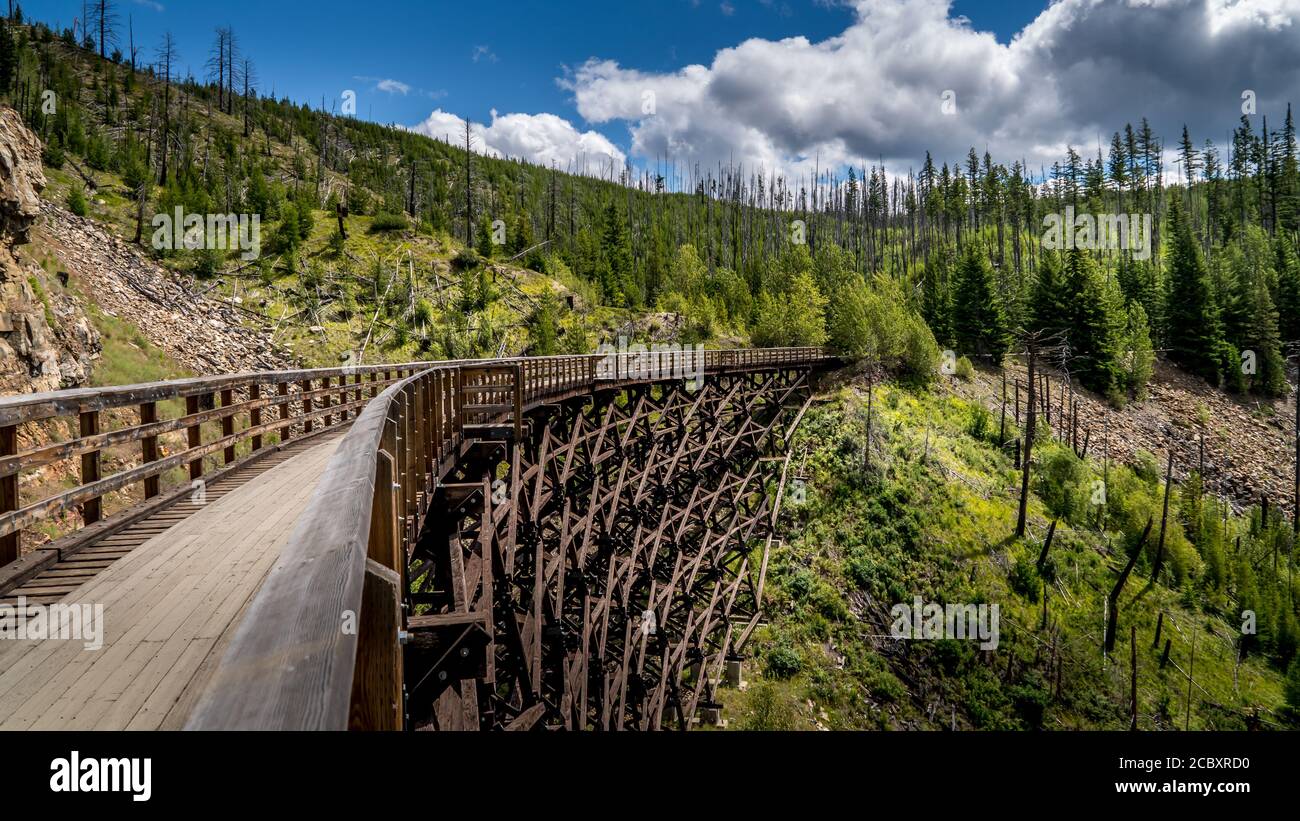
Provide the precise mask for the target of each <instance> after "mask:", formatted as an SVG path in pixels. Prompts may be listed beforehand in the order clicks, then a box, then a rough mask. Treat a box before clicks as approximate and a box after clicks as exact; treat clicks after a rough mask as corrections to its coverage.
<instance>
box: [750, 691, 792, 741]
mask: <svg viewBox="0 0 1300 821" xmlns="http://www.w3.org/2000/svg"><path fill="white" fill-rule="evenodd" d="M747 706H748V707H749V709H748V711H747V712H746V714H745V717H744V719H743V720H742V721H741V727H742V729H745V730H777V731H780V730H793V729H794V728H795V711H794V706H793V705H792V704H791V703H790V700H789V699H787V698H785V697H783V696H782V694H781V693H780V691H778V690H777V688H776V686H775V685H773V684H771V683H770V682H763V683H762V684H759V685H757V686H755V687H754V688H753V689H752V690H750V692H749V698H748V700H747Z"/></svg>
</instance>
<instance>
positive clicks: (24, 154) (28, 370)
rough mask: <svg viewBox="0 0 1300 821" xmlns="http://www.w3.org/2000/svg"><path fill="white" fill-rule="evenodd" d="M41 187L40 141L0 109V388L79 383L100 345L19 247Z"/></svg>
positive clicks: (77, 307) (70, 300)
mask: <svg viewBox="0 0 1300 821" xmlns="http://www.w3.org/2000/svg"><path fill="white" fill-rule="evenodd" d="M44 187H45V175H44V174H43V173H42V172H41V141H40V139H39V138H37V136H36V135H35V134H33V133H32V132H31V131H29V130H28V129H27V127H26V126H25V125H23V123H22V120H21V119H20V118H19V116H18V113H17V112H15V111H14V110H13V109H10V108H0V394H14V393H27V392H33V391H48V390H57V389H59V388H68V387H75V386H77V385H80V384H82V383H83V382H85V381H86V378H87V376H88V375H89V372H90V364H91V362H92V360H93V359H94V358H95V357H96V356H97V355H98V353H99V349H100V347H99V334H98V332H96V331H95V329H94V327H93V326H92V325H91V323H90V322H89V320H88V319H87V318H86V314H85V311H84V309H83V306H82V305H81V304H80V303H79V302H78V301H77V300H76V298H75V297H72V296H70V295H67V294H63V293H61V289H51V288H47V287H46V286H45V284H44V277H45V272H44V271H43V270H42V269H41V268H40V266H39V265H36V264H35V263H34V262H32V261H31V260H25V259H23V257H22V255H21V253H20V250H19V246H20V245H22V244H23V243H25V242H26V241H27V232H28V230H29V229H30V228H31V226H32V223H33V222H34V221H35V220H36V218H37V217H39V216H40V214H41V201H40V191H41V189H42V188H44Z"/></svg>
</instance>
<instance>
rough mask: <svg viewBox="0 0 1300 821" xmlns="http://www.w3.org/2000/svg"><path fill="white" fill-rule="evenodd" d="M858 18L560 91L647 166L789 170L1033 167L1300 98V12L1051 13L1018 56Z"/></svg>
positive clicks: (1195, 6)
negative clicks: (925, 162)
mask: <svg viewBox="0 0 1300 821" xmlns="http://www.w3.org/2000/svg"><path fill="white" fill-rule="evenodd" d="M853 6H854V7H855V17H854V20H853V22H852V24H851V25H850V26H849V27H848V28H847V29H846V30H845V31H844V32H842V33H841V34H839V35H836V36H834V37H830V38H827V39H825V40H822V41H811V40H809V39H807V38H805V37H790V38H787V39H783V40H765V39H759V38H755V39H750V40H746V41H745V42H743V43H740V44H739V45H736V46H734V47H731V48H725V49H722V50H720V51H718V52H717V53H716V54H715V55H714V57H713V59H712V62H711V63H710V64H709V65H707V66H706V65H690V66H684V67H682V68H680V69H678V70H675V71H669V72H643V71H638V70H636V69H634V68H629V67H624V66H622V65H620V64H618V63H617V62H614V61H612V60H608V59H592V60H589V61H588V62H586V63H584V64H583V65H581V66H579V67H578V68H577V69H575V70H574V71H572V72H571V73H570V74H569V75H568V76H567V77H565V78H564V79H563V80H562V81H561V84H562V85H563V86H564V87H565V88H567V89H568V90H570V91H571V92H572V93H573V96H574V101H575V103H576V106H577V109H578V112H579V114H580V115H581V116H582V117H583V118H584V119H586V120H587V121H588V122H590V123H595V124H599V123H610V122H620V121H621V122H625V123H626V124H627V127H628V129H629V138H630V141H631V154H632V155H633V156H635V157H639V158H642V159H644V160H649V161H653V159H654V158H657V157H668V158H671V159H674V160H676V161H678V162H679V163H681V162H687V163H695V162H699V163H702V164H705V165H710V164H713V163H717V162H723V163H725V162H729V161H740V162H744V163H746V164H747V165H750V166H751V167H752V166H762V167H767V168H769V169H774V170H777V169H779V170H781V171H784V172H786V173H795V174H800V173H804V174H806V173H807V172H808V171H810V170H811V169H812V167H813V166H814V165H819V166H820V167H822V168H826V167H828V166H834V165H842V164H845V163H853V164H863V163H874V162H876V161H878V160H880V159H883V160H884V161H885V162H886V163H887V164H890V165H892V166H893V167H894V169H895V170H898V167H899V165H900V164H902V165H911V166H915V165H917V164H919V162H920V161H921V160H922V159H923V158H924V156H925V152H926V150H927V149H928V150H931V151H933V153H934V155H935V158H936V162H939V161H943V160H948V161H952V160H954V159H958V158H963V157H964V156H965V154H966V152H967V150H968V149H969V148H971V147H974V148H975V149H976V151H978V152H980V153H981V154H982V153H983V152H984V151H985V150H986V149H987V150H989V151H990V152H991V153H992V154H993V155H994V157H995V158H996V159H998V160H1002V161H1006V162H1008V163H1009V162H1010V161H1012V160H1015V159H1024V160H1026V161H1027V162H1028V164H1029V166H1030V168H1031V169H1034V170H1036V169H1037V167H1038V166H1039V165H1040V164H1042V165H1050V163H1051V162H1053V161H1054V160H1056V159H1059V158H1060V157H1061V155H1062V154H1063V153H1064V150H1065V146H1066V145H1067V144H1073V145H1074V146H1075V147H1076V148H1077V149H1079V150H1080V151H1081V152H1082V153H1084V154H1085V155H1089V154H1093V153H1095V151H1096V146H1097V142H1098V140H1100V141H1101V142H1103V143H1107V142H1108V141H1109V136H1110V134H1111V132H1113V131H1116V130H1120V129H1122V128H1123V125H1124V123H1125V122H1130V121H1131V122H1134V123H1135V124H1136V123H1137V121H1138V120H1140V118H1142V117H1143V116H1146V117H1148V118H1149V119H1150V121H1151V123H1152V125H1153V127H1154V128H1155V129H1156V131H1157V133H1159V134H1162V135H1164V136H1166V137H1167V138H1168V139H1169V140H1170V141H1172V140H1173V139H1175V138H1176V137H1177V135H1178V134H1179V133H1180V132H1181V128H1182V125H1183V122H1184V121H1186V122H1187V125H1188V127H1189V128H1190V129H1191V131H1192V135H1193V138H1194V139H1195V140H1196V141H1197V142H1198V143H1199V142H1201V141H1203V140H1204V139H1206V138H1207V137H1208V138H1213V139H1215V140H1216V142H1220V143H1222V142H1223V141H1224V137H1225V135H1226V134H1227V133H1228V131H1229V130H1230V129H1231V128H1232V127H1233V126H1234V124H1235V122H1236V120H1237V118H1238V117H1239V116H1240V114H1241V111H1240V105H1241V95H1242V92H1243V91H1244V90H1246V89H1250V90H1253V91H1254V92H1255V93H1256V95H1257V99H1258V110H1259V112H1260V113H1261V114H1268V115H1269V119H1270V126H1273V125H1274V123H1275V122H1276V123H1277V124H1280V122H1281V118H1282V114H1283V113H1284V110H1285V104H1286V102H1287V97H1288V96H1292V97H1295V96H1300V95H1297V91H1298V90H1300V47H1298V46H1300V0H1057V2H1055V3H1053V4H1052V5H1050V6H1049V7H1048V8H1046V9H1045V10H1044V11H1043V12H1042V13H1040V14H1039V16H1038V17H1037V18H1036V19H1035V20H1034V21H1033V22H1032V23H1030V24H1029V25H1028V26H1026V27H1025V28H1024V29H1023V30H1022V31H1021V32H1019V33H1018V34H1017V35H1016V36H1015V37H1014V38H1013V39H1012V41H1011V42H1010V43H999V42H998V41H997V39H996V38H995V37H994V36H993V35H992V34H990V33H986V32H980V31H977V30H975V29H974V28H972V27H971V25H970V23H969V22H968V21H967V20H965V19H964V18H954V17H953V16H952V12H951V8H950V3H949V2H947V0H857V2H855V3H853ZM946 92H951V94H950V95H949V97H950V99H951V100H952V101H953V102H954V103H955V106H950V107H948V109H947V111H945V107H944V105H943V102H944V99H945V93H946ZM1295 102H1300V100H1295ZM948 112H951V113H948ZM1275 117H1276V120H1275V119H1274V118H1275ZM1257 127H1258V123H1257Z"/></svg>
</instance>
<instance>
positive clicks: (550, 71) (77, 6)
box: [23, 0, 1043, 148]
mask: <svg viewBox="0 0 1300 821" xmlns="http://www.w3.org/2000/svg"><path fill="white" fill-rule="evenodd" d="M117 3H118V14H119V17H121V27H122V29H123V31H122V34H121V40H122V50H123V51H124V52H125V51H126V26H127V18H128V17H129V18H130V20H131V22H132V24H133V25H134V28H135V36H136V42H137V44H138V45H139V47H140V49H141V55H142V58H143V59H146V60H147V59H151V58H152V50H153V47H154V45H155V44H156V43H157V41H158V39H159V37H161V35H162V34H163V32H164V31H171V32H172V33H173V34H174V35H175V36H176V37H177V40H178V42H179V44H180V51H181V56H182V58H183V60H182V62H183V64H184V65H187V66H188V67H190V69H191V70H192V71H193V72H194V73H195V74H196V75H201V74H202V72H203V63H204V62H205V60H206V59H207V56H208V52H209V50H210V49H211V44H212V39H213V37H212V31H213V29H214V28H215V27H217V26H222V25H229V26H232V27H233V28H234V30H235V33H236V36H237V38H238V39H239V42H240V44H241V46H242V47H243V49H244V50H245V51H246V52H247V53H248V54H249V55H250V56H251V57H252V59H253V60H254V62H255V64H256V66H257V70H258V74H259V75H260V78H261V80H262V83H261V85H262V90H263V92H264V93H270V92H271V91H272V89H274V91H275V92H276V93H277V94H278V95H288V96H290V97H292V98H294V99H296V100H300V101H301V100H305V101H310V102H311V103H312V104H313V105H319V104H320V100H321V98H322V96H324V97H325V99H326V101H327V103H326V104H327V105H328V104H329V101H332V100H335V99H338V98H339V96H340V95H341V93H342V91H343V90H344V89H353V90H355V91H356V92H357V94H358V106H357V114H358V116H361V117H367V118H371V119H374V120H377V121H380V122H398V123H402V124H412V123H416V122H419V121H421V120H423V119H424V118H425V117H426V116H427V115H428V114H429V111H430V110H432V109H433V108H434V107H442V108H444V109H447V110H449V111H454V112H456V113H457V114H460V115H461V116H469V117H471V118H473V119H476V120H485V119H487V118H489V116H490V111H491V110H492V109H497V110H498V111H501V112H503V113H504V112H524V113H537V112H541V111H549V112H554V113H556V114H560V115H561V116H565V117H567V118H570V119H574V120H578V119H580V117H579V115H578V112H577V111H576V110H575V107H574V105H573V103H572V99H571V98H572V94H571V93H570V92H568V91H566V90H565V89H563V88H561V87H560V86H559V85H557V83H556V78H557V77H561V76H563V75H564V72H565V69H566V67H572V66H577V65H579V64H581V63H583V62H584V61H585V60H587V59H588V58H592V57H597V58H609V59H615V60H617V61H618V62H619V63H620V64H622V65H624V66H628V67H633V68H638V69H642V70H654V71H671V70H674V69H676V68H679V67H680V66H683V65H687V64H690V63H703V64H708V63H709V62H711V61H712V59H713V55H714V54H715V53H716V52H717V51H718V50H719V49H721V48H725V47H728V46H733V45H735V44H737V43H740V42H742V41H744V40H746V39H749V38H751V37H759V38H765V39H781V38H784V37H791V36H797V35H802V36H805V37H807V38H809V39H810V40H814V41H817V40H823V39H825V38H827V37H831V36H834V35H836V34H839V33H840V32H842V31H843V30H844V29H845V27H846V26H848V25H849V23H850V22H851V21H852V18H853V12H852V9H850V8H848V7H846V6H844V5H840V4H836V3H832V2H827V0H729V2H721V1H720V0H603V1H602V0H569V2H505V3H502V2H492V3H486V2H479V3H475V2H470V3H465V2H444V1H443V0H433V2H429V1H428V0H422V1H421V0H404V1H402V0H369V1H368V2H365V3H363V4H358V3H356V2H354V0H348V1H347V2H345V0H313V1H312V2H289V1H284V2H282V1H281V0H223V2H220V3H214V2H198V1H197V0H158V1H157V2H153V1H152V0H149V1H148V2H146V0H117ZM1042 5H1043V3H1042V2H1034V1H1033V0H1029V1H1027V0H1002V1H1001V2H987V1H986V2H976V1H975V0H959V2H956V3H955V4H954V11H953V13H954V14H961V15H965V16H967V17H969V18H970V19H971V20H972V24H973V25H974V26H975V27H976V28H981V29H986V30H990V31H993V32H995V33H996V34H997V35H998V37H999V39H1001V40H1007V39H1009V38H1010V36H1011V35H1012V34H1014V32H1015V31H1016V30H1018V29H1019V27H1020V26H1022V25H1024V24H1025V23H1026V22H1028V21H1029V20H1031V19H1033V17H1034V16H1035V15H1036V14H1037V13H1038V11H1040V10H1041V8H1042ZM23 9H24V11H25V12H26V13H27V14H28V15H29V16H35V17H36V18H37V19H40V20H44V21H46V22H49V23H54V22H58V23H59V24H61V26H62V27H66V26H70V25H71V24H72V21H73V19H75V18H77V17H79V16H80V15H81V12H82V3H81V2H80V0H27V1H26V2H23ZM358 78H367V79H366V80H361V79H358ZM370 78H374V79H370ZM382 79H394V80H397V81H399V82H401V83H404V84H405V85H407V86H410V89H411V90H410V91H408V92H407V93H405V94H402V93H394V92H388V93H385V92H382V91H379V90H377V89H376V88H375V85H376V84H377V82H378V81H379V80H382ZM599 130H600V131H601V132H602V133H604V134H605V135H606V136H607V137H609V138H611V140H613V141H614V142H615V143H616V144H618V145H620V147H623V148H626V147H627V142H628V140H627V129H626V128H625V127H623V126H622V125H620V124H611V123H607V124H603V125H602V126H600V127H599Z"/></svg>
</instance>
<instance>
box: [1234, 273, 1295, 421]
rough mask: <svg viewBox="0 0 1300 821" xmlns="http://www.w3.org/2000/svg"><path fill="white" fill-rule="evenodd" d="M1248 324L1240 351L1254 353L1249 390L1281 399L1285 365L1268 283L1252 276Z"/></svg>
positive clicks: (1284, 388)
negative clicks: (1252, 372) (1253, 278)
mask: <svg viewBox="0 0 1300 821" xmlns="http://www.w3.org/2000/svg"><path fill="white" fill-rule="evenodd" d="M1249 296H1250V306H1251V309H1250V317H1251V324H1250V327H1249V328H1248V329H1247V333H1246V338H1245V340H1243V343H1242V346H1241V347H1242V349H1243V350H1251V351H1253V352H1254V354H1255V374H1254V377H1253V378H1252V379H1251V390H1252V391H1254V392H1255V393H1259V394H1263V395H1264V396H1282V395H1283V394H1284V393H1285V392H1286V388H1287V383H1286V362H1285V360H1284V359H1283V358H1282V342H1281V337H1280V336H1279V334H1278V329H1277V324H1278V316H1277V309H1276V308H1274V307H1273V298H1272V297H1271V296H1270V295H1269V292H1268V283H1267V282H1266V281H1265V280H1264V278H1263V277H1256V278H1255V280H1254V282H1253V283H1252V284H1251V286H1250V294H1249Z"/></svg>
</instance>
